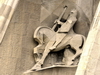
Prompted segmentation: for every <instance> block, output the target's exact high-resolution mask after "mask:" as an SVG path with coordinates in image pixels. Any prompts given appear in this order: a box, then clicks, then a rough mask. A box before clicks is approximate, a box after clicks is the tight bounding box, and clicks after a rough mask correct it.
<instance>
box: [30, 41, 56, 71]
mask: <svg viewBox="0 0 100 75" xmlns="http://www.w3.org/2000/svg"><path fill="white" fill-rule="evenodd" d="M54 42H55V41H53V40H51V41H49V42H48V44H47V46H46V47H45V50H44V52H43V56H42V58H41V59H40V60H39V61H38V62H37V63H36V64H35V65H34V66H33V68H32V69H31V70H37V69H40V68H41V65H42V64H43V63H44V60H45V58H46V57H47V55H48V54H49V52H50V49H49V48H50V47H51V46H52V45H53V44H54Z"/></svg>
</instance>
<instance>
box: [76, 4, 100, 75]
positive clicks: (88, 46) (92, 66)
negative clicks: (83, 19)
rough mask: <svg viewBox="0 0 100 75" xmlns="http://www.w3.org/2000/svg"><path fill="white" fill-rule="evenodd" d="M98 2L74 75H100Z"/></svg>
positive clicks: (99, 7)
mask: <svg viewBox="0 0 100 75" xmlns="http://www.w3.org/2000/svg"><path fill="white" fill-rule="evenodd" d="M99 35H100V2H99V6H98V9H97V11H96V14H95V16H94V19H93V23H92V27H91V29H90V32H89V34H88V37H87V40H86V43H85V45H84V48H83V53H82V55H81V59H80V62H79V65H78V68H77V71H76V74H75V75H100V73H99V69H98V64H99V63H98V62H99V58H100V39H99V38H100V36H99Z"/></svg>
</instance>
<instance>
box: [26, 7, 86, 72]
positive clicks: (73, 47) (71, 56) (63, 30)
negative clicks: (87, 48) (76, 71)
mask: <svg viewBox="0 0 100 75" xmlns="http://www.w3.org/2000/svg"><path fill="white" fill-rule="evenodd" d="M66 8H67V6H65V7H64V10H63V12H62V13H61V15H60V16H59V18H58V19H57V20H55V22H54V23H55V24H54V26H53V27H52V29H51V28H50V27H44V26H40V27H38V28H37V29H36V30H35V33H34V39H35V40H36V41H37V42H38V43H39V45H38V46H36V47H35V48H34V57H35V61H36V64H35V65H34V66H33V67H32V68H31V69H30V70H28V71H27V72H33V71H39V70H44V69H48V68H53V67H76V66H77V64H78V61H79V56H80V55H81V53H82V48H83V44H84V42H85V37H84V36H83V35H80V34H76V33H75V32H74V30H73V26H74V24H75V22H76V21H77V18H76V17H77V10H76V9H73V10H71V12H70V14H69V16H68V18H67V19H66V20H62V19H63V15H64V13H65V11H66ZM62 50H64V54H63V56H62V60H61V61H60V62H56V63H55V64H54V65H52V66H48V67H42V65H43V64H44V61H45V60H46V57H47V56H48V54H49V53H50V52H55V53H56V52H58V51H62ZM27 72H26V73H27Z"/></svg>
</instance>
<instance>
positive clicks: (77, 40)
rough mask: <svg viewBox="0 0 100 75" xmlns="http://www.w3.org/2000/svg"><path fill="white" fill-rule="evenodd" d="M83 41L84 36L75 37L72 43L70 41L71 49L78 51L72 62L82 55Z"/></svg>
mask: <svg viewBox="0 0 100 75" xmlns="http://www.w3.org/2000/svg"><path fill="white" fill-rule="evenodd" d="M82 43H83V41H82V36H81V35H75V36H74V37H73V38H72V39H71V41H70V45H71V48H72V49H74V50H75V51H76V53H75V55H74V56H73V57H72V60H73V61H74V60H75V58H76V57H78V56H79V55H81V53H82V48H80V47H81V45H82Z"/></svg>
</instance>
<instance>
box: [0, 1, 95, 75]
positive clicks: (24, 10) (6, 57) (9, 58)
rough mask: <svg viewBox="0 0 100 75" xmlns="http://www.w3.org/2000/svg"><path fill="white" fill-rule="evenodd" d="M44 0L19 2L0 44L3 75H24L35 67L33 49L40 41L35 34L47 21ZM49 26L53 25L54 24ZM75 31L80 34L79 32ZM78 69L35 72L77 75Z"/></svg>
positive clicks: (42, 74)
mask: <svg viewBox="0 0 100 75" xmlns="http://www.w3.org/2000/svg"><path fill="white" fill-rule="evenodd" d="M43 1H44V2H48V4H49V1H50V0H48V1H46V0H43ZM43 1H42V0H20V1H19V4H18V6H17V9H16V11H15V13H14V15H13V17H12V19H11V22H10V24H9V27H8V29H7V32H6V34H5V37H4V40H3V42H2V44H1V45H0V68H1V70H0V75H21V74H22V73H23V72H25V71H26V70H28V69H30V68H32V66H33V65H34V64H35V62H34V56H33V53H32V52H33V48H34V47H35V46H36V45H37V43H36V42H35V41H34V40H33V33H34V31H35V29H36V28H37V27H38V26H40V25H41V24H44V23H45V22H40V17H41V4H42V3H43ZM52 1H56V2H57V0H52ZM59 1H61V0H59ZM62 1H63V0H62ZM70 1H72V2H73V3H76V2H75V0H70ZM51 4H52V6H53V5H55V3H52V2H51ZM58 5H59V2H58ZM95 6H96V5H95ZM49 7H50V4H49ZM95 8H96V7H95ZM95 8H94V9H95ZM55 18H56V17H55ZM85 20H86V19H85ZM85 20H84V21H85ZM49 22H50V21H49ZM50 23H51V24H52V23H53V21H51V22H50ZM49 26H51V27H52V25H49ZM76 28H77V26H76ZM83 29H84V28H83ZM87 29H88V28H87ZM87 31H88V30H87ZM76 32H77V33H78V32H79V31H76ZM82 34H84V35H87V33H83V32H82ZM75 71H76V68H53V69H48V70H44V71H40V72H35V73H33V74H34V75H47V74H48V75H62V74H63V75H74V74H75Z"/></svg>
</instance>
